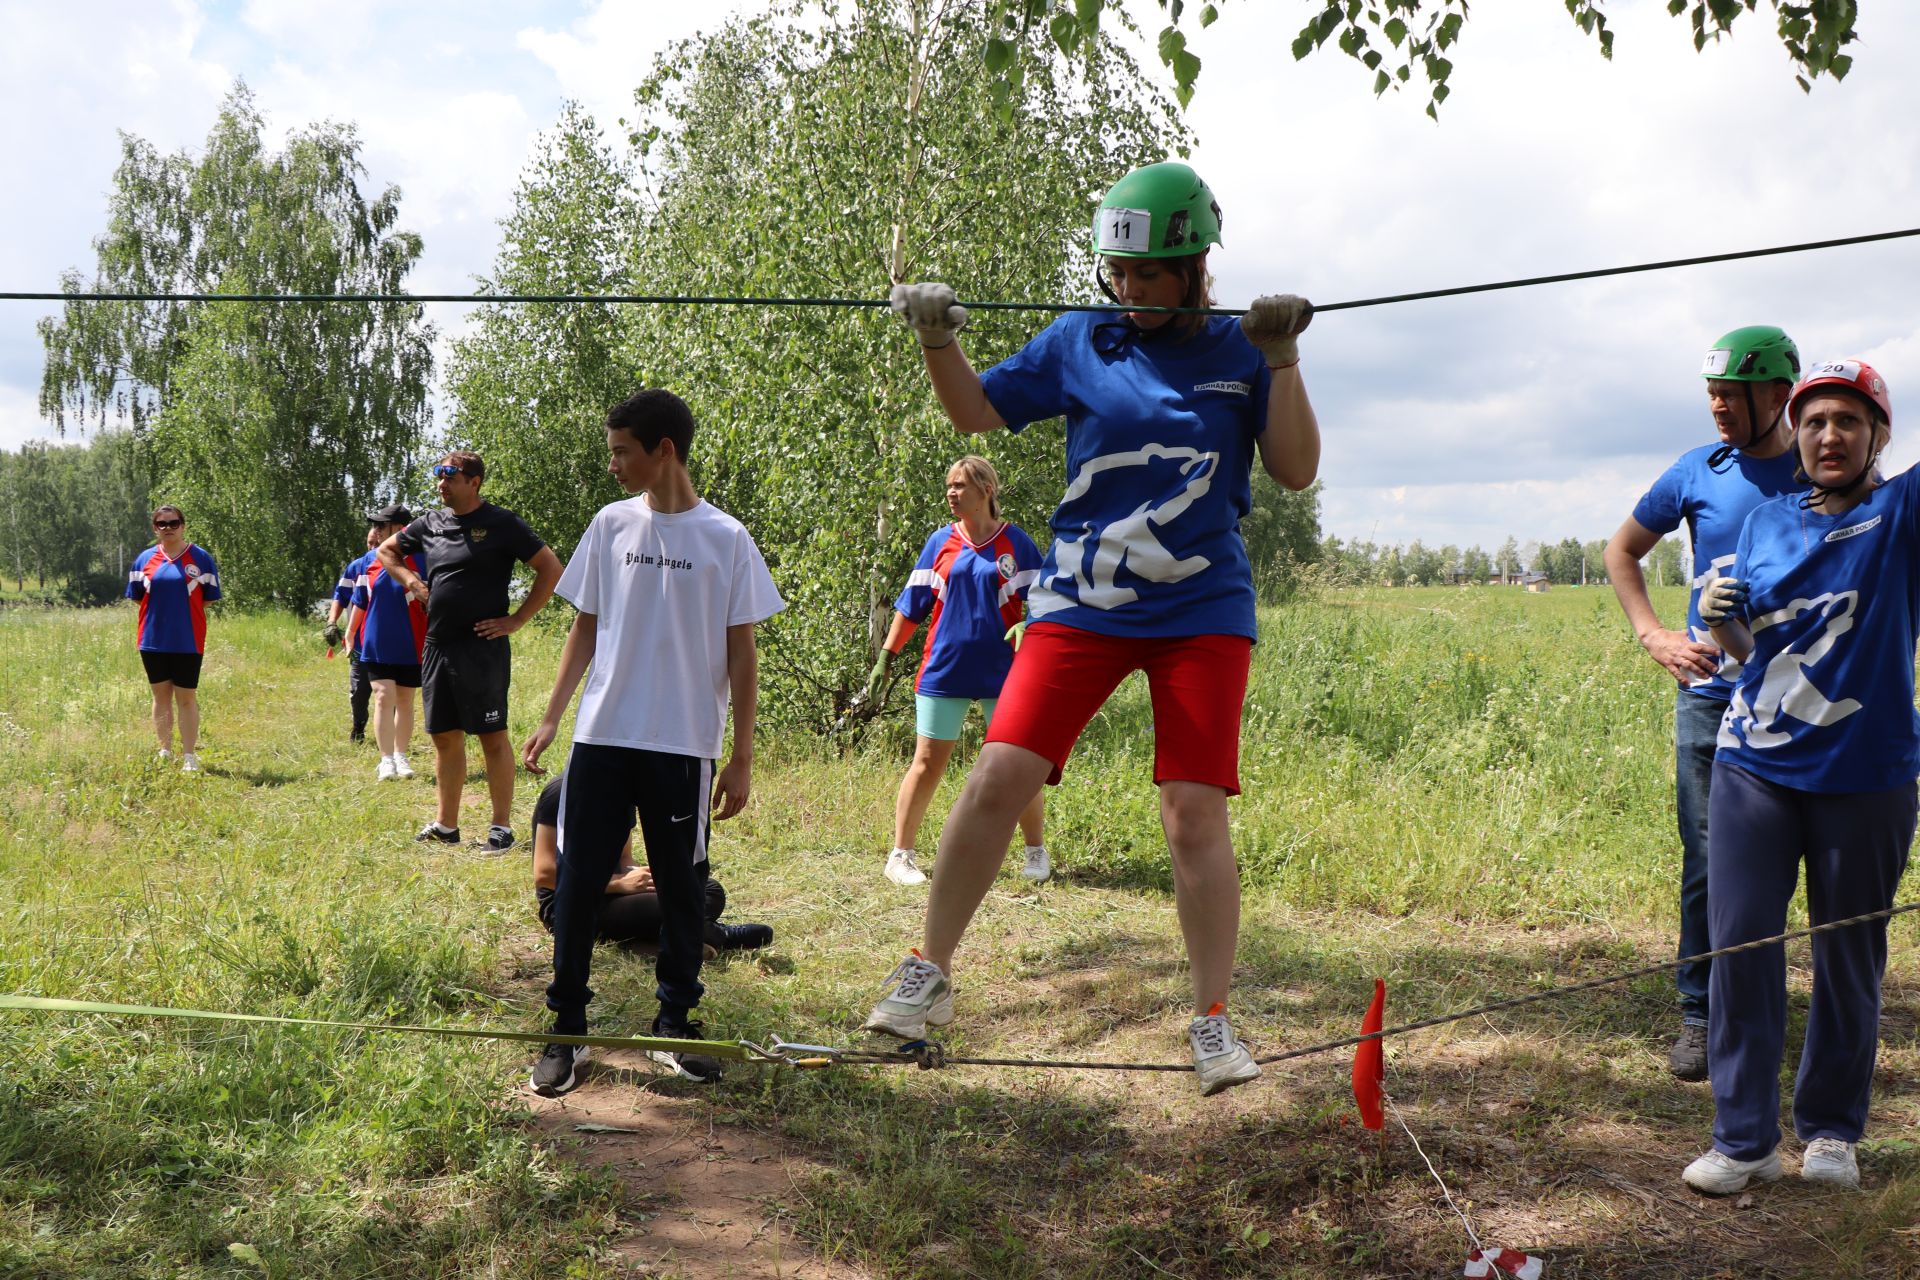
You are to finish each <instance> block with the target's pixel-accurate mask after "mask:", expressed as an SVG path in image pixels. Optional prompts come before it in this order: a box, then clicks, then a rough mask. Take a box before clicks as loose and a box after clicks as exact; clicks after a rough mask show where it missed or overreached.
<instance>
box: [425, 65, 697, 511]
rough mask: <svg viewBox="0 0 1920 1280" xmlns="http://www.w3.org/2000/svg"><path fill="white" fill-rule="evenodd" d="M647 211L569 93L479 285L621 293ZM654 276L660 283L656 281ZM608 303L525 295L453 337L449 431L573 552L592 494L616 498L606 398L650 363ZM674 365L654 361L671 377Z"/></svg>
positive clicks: (502, 491)
mask: <svg viewBox="0 0 1920 1280" xmlns="http://www.w3.org/2000/svg"><path fill="white" fill-rule="evenodd" d="M642 216H643V211H642V209H641V206H640V191H639V188H638V186H637V184H636V177H635V172H634V167H633V163H632V157H631V154H630V153H629V152H627V151H625V150H623V149H620V148H617V147H615V146H613V145H610V144H609V143H608V142H607V140H606V139H605V138H603V137H602V135H601V132H600V129H599V127H598V126H597V125H596V124H595V122H594V120H593V118H592V117H591V116H590V115H588V114H587V113H586V112H585V111H584V110H583V109H581V108H580V107H579V105H578V104H574V103H569V104H567V105H566V107H565V108H564V109H563V110H562V112H561V116H560V120H559V122H558V123H557V124H556V125H555V126H554V127H553V128H552V129H551V130H549V131H547V133H545V134H544V135H543V136H542V137H541V139H540V142H539V143H538V145H537V147H536V150H535V153H534V157H533V159H532V161H531V162H530V163H529V164H528V165H527V168H526V170H525V172H524V173H523V174H522V176H521V179H520V185H519V188H518V190H517V191H516V192H515V194H514V204H513V212H512V213H511V214H509V215H508V216H507V218H506V219H505V221H504V222H503V223H502V227H501V230H502V235H501V242H500V249H499V252H498V256H497V259H496V263H495V267H494V277H493V279H492V280H490V281H486V282H483V291H484V292H497V293H617V292H626V291H630V289H632V288H636V287H640V286H642V285H644V284H645V283H647V282H644V281H641V280H638V279H636V278H635V276H634V271H635V263H634V256H635V252H636V249H635V240H636V236H637V235H638V231H639V227H640V224H641V218H642ZM654 283H658V282H654ZM628 332H629V326H628V324H627V321H626V319H625V318H624V317H623V316H622V314H621V312H620V310H619V309H618V308H615V307H609V306H601V305H594V304H586V303H553V304H548V303H529V304H524V305H514V306H499V307H488V308H486V310H485V311H484V312H482V313H481V316H480V320H479V323H478V324H477V326H476V327H475V329H474V330H473V332H472V334H471V335H470V336H468V337H466V338H464V339H462V340H461V341H460V342H458V343H456V344H455V346H454V356H453V360H452V362H451V365H450V369H449V377H448V389H449V391H450V393H451V395H452V399H453V402H454V403H455V404H456V405H457V406H459V412H458V416H457V418H456V421H455V422H454V424H453V430H452V433H451V434H452V436H453V437H454V439H455V440H457V442H458V443H460V444H462V445H466V446H468V447H471V448H474V449H476V450H478V451H479V452H480V453H481V455H482V456H483V457H485V458H486V459H487V469H488V470H487V474H488V480H487V486H488V496H489V498H491V499H493V500H495V501H497V502H499V503H501V504H502V505H503V506H507V507H510V508H511V509H513V510H514V511H516V512H517V513H519V514H520V515H521V516H522V517H523V518H525V519H526V520H527V522H528V523H530V524H531V525H533V527H534V528H535V529H536V530H538V531H539V532H540V535H541V536H542V537H544V538H546V539H548V540H549V541H551V542H553V543H554V544H555V545H556V546H558V547H560V548H562V549H571V548H572V547H573V546H574V544H575V543H577V542H578V541H579V539H580V535H581V534H582V533H583V532H585V530H586V527H587V521H588V520H589V519H591V518H592V516H593V513H594V511H595V509H596V508H597V506H598V505H599V504H600V503H604V502H610V501H612V500H613V499H615V498H618V497H620V496H621V495H620V490H619V488H618V486H616V485H615V484H614V483H613V481H612V478H611V477H610V476H608V474H607V448H606V437H605V435H604V434H603V433H602V427H603V425H604V423H605V421H606V413H607V409H608V408H609V407H610V406H611V405H613V404H614V403H616V402H617V401H619V400H622V399H624V398H625V397H627V396H628V395H631V394H632V393H633V392H634V391H635V390H636V389H637V387H638V385H639V379H640V376H641V369H642V366H643V364H645V363H646V362H645V361H644V360H642V359H640V358H637V357H636V354H635V353H634V352H633V351H632V350H631V348H630V344H629V342H628V337H627V335H628ZM667 367H668V366H667V365H666V364H665V363H664V362H663V363H662V364H660V365H657V366H655V368H657V369H659V370H660V373H659V375H658V376H660V377H665V376H666V375H665V369H666V368H667Z"/></svg>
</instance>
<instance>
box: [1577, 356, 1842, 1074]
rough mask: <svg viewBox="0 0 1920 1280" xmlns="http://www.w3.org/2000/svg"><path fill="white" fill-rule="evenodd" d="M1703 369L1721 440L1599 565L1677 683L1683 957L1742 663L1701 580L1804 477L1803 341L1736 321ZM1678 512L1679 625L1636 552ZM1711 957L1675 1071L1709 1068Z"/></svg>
mask: <svg viewBox="0 0 1920 1280" xmlns="http://www.w3.org/2000/svg"><path fill="white" fill-rule="evenodd" d="M1700 373H1701V376H1702V377H1704V378H1705V379H1706V383H1707V407H1708V409H1709V410H1710V411H1711V412H1712V414H1713V422H1714V426H1715V427H1716V428H1717V429H1718V431H1719V436H1720V438H1719V442H1718V443H1717V444H1715V445H1701V446H1700V447H1699V448H1697V449H1691V450H1689V451H1687V452H1686V453H1683V454H1681V455H1680V459H1679V461H1677V462H1675V463H1674V464H1673V465H1672V466H1671V467H1668V468H1667V470H1666V472H1665V473H1664V474H1662V475H1661V477H1660V478H1659V479H1658V480H1656V481H1654V484H1653V487H1652V488H1651V489H1649V490H1647V492H1646V495H1645V496H1644V497H1642V498H1641V499H1640V502H1639V504H1638V505H1637V506H1635V507H1634V509H1633V514H1632V515H1631V516H1629V517H1627V520H1626V523H1624V524H1622V525H1621V526H1620V528H1619V530H1618V531H1617V532H1616V533H1615V534H1614V535H1613V539H1612V541H1610V542H1608V543H1607V555H1606V563H1607V576H1608V578H1609V579H1610V580H1611V581H1612V582H1613V590H1614V594H1615V595H1617V596H1619V597H1620V607H1621V608H1622V609H1623V610H1625V611H1626V615H1627V619H1628V621H1630V622H1631V623H1632V624H1633V631H1634V634H1635V635H1637V636H1638V637H1639V638H1640V643H1641V645H1642V646H1643V647H1644V648H1645V649H1646V651H1647V653H1648V655H1649V656H1651V657H1652V658H1653V660H1654V661H1655V662H1658V663H1659V664H1660V665H1661V666H1662V667H1664V668H1665V669H1666V671H1667V672H1668V674H1670V675H1672V676H1673V678H1674V679H1675V680H1677V681H1678V682H1679V685H1680V690H1679V694H1678V696H1677V698H1676V700H1675V702H1674V727H1673V736H1674V798H1675V807H1676V809H1677V811H1678V815H1679V825H1680V848H1681V859H1680V950H1679V954H1680V955H1681V956H1692V955H1699V954H1700V953H1702V952H1704V951H1710V950H1712V944H1711V943H1710V941H1709V940H1708V935H1707V793H1708V788H1709V785H1710V780H1711V778H1712V776H1713V751H1714V740H1715V737H1716V735H1717V734H1718V732H1719V728H1720V718H1721V715H1722V714H1723V713H1724V712H1725V711H1726V709H1727V699H1728V697H1729V696H1730V695H1731V694H1732V691H1733V683H1734V680H1735V679H1736V678H1737V677H1738V675H1739V673H1740V666H1739V663H1738V662H1736V661H1735V660H1734V659H1733V658H1731V657H1729V656H1727V655H1726V654H1724V653H1722V652H1721V650H1720V648H1719V646H1717V645H1716V644H1714V643H1713V636H1712V633H1711V632H1709V631H1708V630H1707V627H1706V625H1705V624H1704V623H1702V622H1701V620H1700V598H1699V597H1700V589H1701V588H1702V587H1703V586H1705V585H1706V584H1707V583H1708V582H1710V581H1712V580H1713V578H1714V577H1715V576H1716V575H1718V574H1720V573H1721V572H1722V571H1724V570H1725V568H1726V567H1727V566H1728V565H1730V564H1732V563H1733V559H1734V548H1735V547H1736V545H1738V543H1739V540H1740V528H1741V526H1742V525H1743V524H1744V523H1745V522H1746V518H1747V513H1748V512H1749V511H1752V510H1753V509H1754V508H1755V507H1757V506H1759V505H1760V504H1761V503H1763V502H1765V501H1767V500H1768V499H1771V498H1777V497H1779V496H1780V495H1782V494H1786V493H1795V492H1798V491H1799V490H1801V489H1803V488H1805V487H1806V486H1805V483H1804V481H1801V480H1799V479H1798V478H1797V477H1796V472H1797V470H1798V466H1797V463H1796V461H1795V458H1794V454H1793V450H1792V448H1791V447H1790V446H1791V444H1792V437H1793V431H1792V428H1791V427H1790V426H1789V424H1788V423H1787V420H1786V417H1785V413H1784V411H1785V409H1786V405H1787V397H1788V395H1789V393H1790V392H1791V391H1792V390H1793V384H1794V382H1795V381H1796V380H1797V379H1798V378H1799V376H1800V352H1799V350H1798V349H1797V348H1796V347H1795V346H1794V345H1793V339H1792V338H1789V337H1788V336H1787V335H1786V333H1785V332H1784V331H1783V330H1780V329H1777V328H1774V327H1773V326H1772V325H1749V326H1747V327H1746V328H1744V329H1735V330H1734V331H1733V332H1732V333H1729V334H1727V335H1726V336H1725V337H1723V338H1721V339H1720V341H1718V342H1716V343H1714V344H1713V349H1712V350H1710V351H1708V352H1707V359H1706V363H1705V364H1704V365H1702V366H1701V369H1700ZM1682 521H1684V522H1685V523H1686V525H1687V527H1688V530H1689V532H1690V534H1691V537H1692V547H1693V581H1692V583H1691V585H1690V587H1689V589H1688V593H1687V629H1686V630H1685V631H1669V630H1667V629H1665V628H1664V627H1663V626H1662V625H1661V623H1660V618H1659V615H1658V614H1656V613H1655V612H1654V609H1653V602H1652V601H1651V600H1650V599H1649V598H1648V596H1647V580H1646V578H1645V577H1644V576H1643V575H1642V574H1641V572H1640V561H1641V559H1642V558H1643V557H1644V556H1646V555H1647V553H1648V552H1650V551H1652V550H1653V548H1654V544H1655V543H1657V542H1659V541H1660V539H1661V538H1662V537H1664V536H1665V535H1666V534H1669V533H1672V532H1673V531H1674V530H1675V529H1677V528H1679V527H1680V524H1681V522H1682ZM1711 969H1712V961H1708V960H1702V961H1697V962H1695V963H1693V964H1687V965H1682V966H1681V967H1680V968H1679V969H1678V970H1677V971H1676V972H1675V973H1674V983H1675V985H1676V986H1678V987H1679V989H1680V1035H1679V1037H1678V1038H1677V1039H1675V1040H1674V1042H1673V1047H1672V1050H1671V1051H1670V1053H1669V1055H1668V1066H1669V1067H1670V1068H1671V1069H1672V1071H1673V1074H1674V1075H1676V1076H1678V1077H1679V1078H1680V1079H1682V1080H1704V1079H1706V1078H1707V978H1708V974H1709V973H1710V972H1711Z"/></svg>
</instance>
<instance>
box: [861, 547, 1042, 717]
mask: <svg viewBox="0 0 1920 1280" xmlns="http://www.w3.org/2000/svg"><path fill="white" fill-rule="evenodd" d="M1039 572H1040V548H1038V547H1036V546H1034V545H1033V539H1032V538H1029V537H1028V536H1027V535H1026V533H1025V532H1024V531H1023V530H1022V529H1021V528H1020V527H1019V526H1018V525H1013V524H1003V525H1001V526H1000V529H999V531H998V532H997V533H995V534H994V535H993V536H992V537H991V538H989V539H987V540H986V541H985V542H982V543H980V544H978V545H976V544H974V543H971V542H968V541H967V535H966V534H965V533H963V532H961V529H960V523H959V522H958V521H955V522H954V523H952V524H950V525H948V526H946V527H945V528H943V529H936V530H935V531H934V534H933V536H932V537H931V538H928V539H927V545H926V546H924V547H922V548H921V549H920V559H919V560H917V561H916V562H915V563H914V566H913V572H912V573H911V574H910V575H908V577H907V585H906V587H905V589H904V590H902V591H901V592H900V598H899V599H898V600H895V601H894V602H893V607H894V608H895V609H897V610H899V612H900V613H901V614H902V615H904V616H905V617H908V618H911V619H912V620H913V621H915V622H925V623H926V624H927V638H926V643H925V645H924V646H923V648H922V651H921V655H920V672H919V674H918V675H917V676H916V677H915V678H914V684H913V691H914V692H915V693H919V694H924V695H925V696H927V697H929V698H997V697H999V696H1000V686H1001V685H1002V684H1005V683H1006V679H1007V671H1008V669H1009V668H1011V667H1012V666H1013V646H1012V645H1010V644H1008V643H1007V640H1006V635H1007V628H1009V627H1011V626H1012V625H1013V624H1014V623H1016V622H1018V621H1020V615H1021V613H1022V612H1023V611H1024V610H1023V606H1022V604H1021V602H1022V601H1023V600H1025V599H1026V598H1027V591H1028V589H1029V588H1030V587H1032V585H1033V582H1034V579H1035V578H1037V577H1038V576H1039Z"/></svg>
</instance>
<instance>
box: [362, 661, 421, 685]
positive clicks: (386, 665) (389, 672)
mask: <svg viewBox="0 0 1920 1280" xmlns="http://www.w3.org/2000/svg"><path fill="white" fill-rule="evenodd" d="M360 670H361V671H363V672H365V673H366V678H367V679H369V680H391V681H393V682H394V683H395V684H397V685H399V686H400V687H401V688H402V689H418V688H419V687H420V664H419V663H417V662H409V663H406V664H404V665H403V664H401V663H398V662H362V663H361V664H360Z"/></svg>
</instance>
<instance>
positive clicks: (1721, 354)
mask: <svg viewBox="0 0 1920 1280" xmlns="http://www.w3.org/2000/svg"><path fill="white" fill-rule="evenodd" d="M1700 376H1701V377H1703V378H1724V379H1725V380H1726V381H1728V382H1776V381H1777V382H1798V381H1800V348H1798V347H1796V346H1794V345H1793V339H1792V338H1789V337H1788V336H1787V331H1786V330H1785V329H1779V328H1775V327H1774V326H1773V325H1770V324H1750V325H1748V326H1747V327H1746V328H1744V329H1735V330H1734V331H1733V332H1732V333H1730V334H1728V335H1727V336H1726V337H1724V338H1722V339H1720V341H1718V342H1716V343H1714V344H1713V349H1712V350H1711V351H1709V352H1707V359H1706V363H1704V364H1702V365H1701V366H1700Z"/></svg>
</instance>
